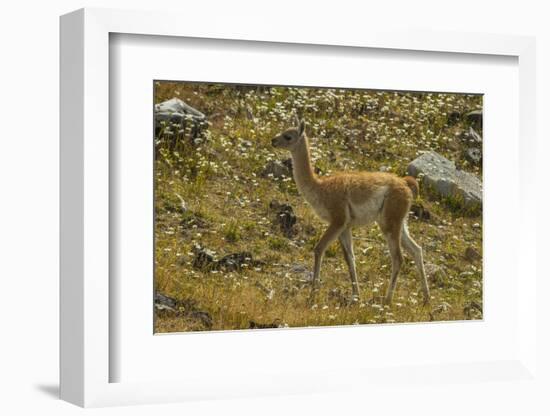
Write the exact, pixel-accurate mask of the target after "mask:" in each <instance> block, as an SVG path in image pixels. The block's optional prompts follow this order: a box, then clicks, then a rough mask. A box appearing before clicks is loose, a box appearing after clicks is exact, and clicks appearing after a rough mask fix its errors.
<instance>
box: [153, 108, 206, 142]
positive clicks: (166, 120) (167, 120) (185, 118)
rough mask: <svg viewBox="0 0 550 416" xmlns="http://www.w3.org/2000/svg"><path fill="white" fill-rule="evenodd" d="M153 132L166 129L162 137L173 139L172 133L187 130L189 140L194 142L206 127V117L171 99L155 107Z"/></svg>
mask: <svg viewBox="0 0 550 416" xmlns="http://www.w3.org/2000/svg"><path fill="white" fill-rule="evenodd" d="M154 115H155V130H156V131H157V132H158V131H160V129H161V128H162V127H168V129H166V131H165V132H164V136H169V137H173V136H174V132H177V131H180V130H182V129H183V130H186V129H188V130H189V134H190V136H191V137H190V138H191V140H196V139H197V138H198V137H199V135H200V134H201V132H202V131H203V130H205V129H206V128H207V126H208V124H207V123H206V116H205V115H204V114H203V113H201V112H200V111H199V110H197V109H195V108H193V107H191V106H190V105H189V104H187V103H185V102H184V101H182V100H180V99H179V98H172V99H170V100H167V101H163V102H162V103H159V104H156V105H155V111H154Z"/></svg>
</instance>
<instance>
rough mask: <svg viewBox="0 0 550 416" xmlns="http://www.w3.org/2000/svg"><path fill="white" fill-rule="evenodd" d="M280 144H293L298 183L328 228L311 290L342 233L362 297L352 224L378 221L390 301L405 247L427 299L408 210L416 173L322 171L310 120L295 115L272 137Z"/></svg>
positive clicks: (355, 288)
mask: <svg viewBox="0 0 550 416" xmlns="http://www.w3.org/2000/svg"><path fill="white" fill-rule="evenodd" d="M272 145H273V146H274V147H276V148H281V149H285V150H288V151H289V152H290V154H291V155H292V166H293V175H294V180H295V182H296V187H297V188H298V191H299V192H300V194H301V195H302V197H303V198H304V199H305V200H306V202H307V203H308V204H309V205H310V206H311V208H312V209H313V211H314V212H315V213H316V214H317V216H318V217H320V218H321V219H322V220H323V221H324V222H326V223H328V228H327V229H326V231H325V233H324V234H323V236H322V237H321V239H320V240H319V242H318V243H317V245H316V246H315V249H314V267H313V279H312V296H313V295H314V293H315V292H316V291H317V290H318V284H319V274H320V269H321V263H322V261H323V255H324V253H325V251H326V249H327V248H328V246H329V245H330V244H331V243H332V242H333V241H334V240H336V239H337V238H338V239H339V241H340V245H341V246H342V249H343V252H344V257H345V260H346V263H347V265H348V268H349V274H350V278H351V288H352V299H353V300H358V299H359V284H358V282H357V272H356V269H355V256H354V254H353V241H352V240H353V239H352V231H351V230H352V228H353V227H356V226H366V225H370V224H372V223H373V222H376V223H377V224H378V226H379V227H380V230H381V231H382V233H383V234H384V236H385V238H386V241H387V243H388V247H389V251H390V254H391V262H392V270H391V279H390V282H389V285H388V289H387V292H386V297H385V303H386V304H390V303H391V301H392V297H393V292H394V290H395V286H396V283H397V275H398V273H399V269H400V268H401V263H402V262H403V255H402V253H401V247H403V248H404V249H405V250H406V251H407V252H408V253H409V254H411V256H412V257H413V258H414V262H415V264H416V268H417V270H418V274H419V275H420V281H421V284H422V291H423V295H424V302H425V303H428V302H429V299H430V291H429V288H428V282H427V280H426V273H425V271H424V261H423V255H422V248H421V247H420V246H419V245H418V244H417V243H416V242H415V241H414V240H413V239H412V238H411V236H410V235H409V231H408V228H407V216H408V214H409V210H410V207H411V203H412V200H413V197H414V196H416V195H417V194H418V184H417V182H416V180H415V179H414V178H413V177H410V176H406V177H404V178H401V177H398V176H397V175H394V174H391V173H383V172H345V173H337V174H334V175H331V176H323V177H319V176H317V175H316V174H315V172H314V170H313V168H312V165H311V158H310V150H309V142H308V138H307V136H306V134H305V122H304V121H303V120H299V119H298V118H297V117H296V126H295V127H292V128H290V129H288V130H286V131H284V132H283V133H281V134H279V135H278V136H276V137H275V138H274V139H273V140H272Z"/></svg>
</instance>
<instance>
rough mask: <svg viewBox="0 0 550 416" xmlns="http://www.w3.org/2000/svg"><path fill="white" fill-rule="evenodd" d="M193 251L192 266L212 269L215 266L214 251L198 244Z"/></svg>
mask: <svg viewBox="0 0 550 416" xmlns="http://www.w3.org/2000/svg"><path fill="white" fill-rule="evenodd" d="M193 251H194V252H195V259H194V260H193V267H194V268H196V269H213V268H214V267H215V265H216V262H215V261H214V252H212V251H211V250H207V249H205V248H203V247H199V246H195V247H194V248H193Z"/></svg>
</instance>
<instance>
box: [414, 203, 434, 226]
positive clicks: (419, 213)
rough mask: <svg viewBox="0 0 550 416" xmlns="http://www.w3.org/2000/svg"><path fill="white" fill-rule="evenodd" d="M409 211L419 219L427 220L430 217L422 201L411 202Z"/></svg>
mask: <svg viewBox="0 0 550 416" xmlns="http://www.w3.org/2000/svg"><path fill="white" fill-rule="evenodd" d="M411 212H412V213H413V215H414V216H415V217H416V218H418V219H419V220H423V221H429V220H430V218H431V217H432V216H431V214H430V211H429V210H428V208H426V207H425V206H424V205H423V204H422V203H416V202H415V203H413V204H412V205H411Z"/></svg>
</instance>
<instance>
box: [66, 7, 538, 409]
mask: <svg viewBox="0 0 550 416" xmlns="http://www.w3.org/2000/svg"><path fill="white" fill-rule="evenodd" d="M180 18H181V16H176V15H172V14H164V13H158V14H156V13H145V12H123V11H113V10H96V9H92V10H89V9H85V10H80V11H77V12H74V13H72V14H69V15H66V16H63V17H62V19H61V80H62V87H61V100H62V106H61V112H62V120H61V248H62V259H61V290H62V292H61V396H62V398H64V399H65V400H68V401H70V402H73V403H76V404H79V405H81V406H104V405H113V404H137V403H158V402H166V401H185V400H194V399H206V398H231V397H254V396H259V395H271V394H299V393H319V392H329V391H341V390H357V391H361V390H362V389H365V388H368V389H369V391H372V392H374V391H379V392H381V393H380V394H384V393H382V392H383V391H385V389H387V386H388V385H391V386H392V388H393V387H395V386H394V383H395V380H400V381H399V384H400V386H399V387H396V388H398V389H400V391H401V390H407V386H410V385H412V384H418V383H420V387H418V388H420V389H424V388H425V389H428V387H427V386H429V385H430V383H432V384H433V383H440V384H441V383H442V384H443V385H445V383H453V382H456V381H460V382H464V383H468V384H474V385H475V384H476V383H477V384H481V382H489V383H493V382H495V383H497V382H501V381H503V380H504V381H507V382H509V383H511V384H510V385H511V386H512V385H513V383H515V382H516V381H517V382H518V383H519V382H521V381H525V380H531V381H530V382H533V383H536V379H535V381H532V380H533V377H534V376H533V374H534V370H535V368H536V364H535V361H534V356H535V353H534V351H535V348H536V324H535V322H536V321H535V319H534V318H535V316H536V305H535V303H534V302H533V299H532V296H531V294H532V293H534V291H535V283H536V271H535V268H534V262H533V261H532V260H533V257H532V256H533V255H534V253H533V250H532V245H533V244H534V243H533V241H534V238H533V233H534V229H535V228H536V227H535V225H534V224H535V221H536V220H535V218H534V217H533V216H531V215H525V213H526V212H530V209H531V208H532V205H533V203H534V202H533V200H532V199H531V198H529V197H528V196H529V195H530V190H531V188H532V184H531V182H530V181H529V178H528V175H527V173H526V170H527V167H528V166H532V164H533V163H534V152H533V148H532V147H531V145H532V144H533V143H534V140H535V135H534V130H533V123H532V117H534V116H533V114H534V111H532V110H533V108H534V106H535V103H534V90H535V81H534V77H533V71H534V41H533V39H531V38H522V37H515V36H504V35H503V36H493V35H481V34H450V33H442V34H439V35H438V36H433V34H430V35H429V36H428V35H427V34H426V33H423V32H418V33H407V34H406V35H404V34H403V33H393V32H392V33H381V32H376V31H372V32H370V31H368V30H367V31H365V32H361V33H356V32H353V31H349V32H348V31H343V32H342V33H340V34H338V35H336V34H334V35H331V36H330V39H327V38H326V35H325V34H324V32H323V31H322V30H320V29H315V28H314V26H312V30H311V31H307V33H305V32H303V31H300V30H299V29H298V28H296V29H291V30H289V31H286V32H284V33H282V32H280V31H277V30H276V28H275V27H274V26H273V27H271V26H270V25H265V26H262V29H261V30H260V29H258V27H256V26H251V27H250V32H247V34H246V35H242V34H234V32H232V31H231V28H230V27H229V26H227V24H226V25H224V24H220V25H216V27H215V28H207V29H205V27H204V26H201V25H199V24H195V23H193V22H189V24H186V25H185V26H182V25H181V24H180V22H181V19H180ZM187 20H189V19H187ZM518 103H519V105H518ZM518 149H519V151H518ZM502 171H506V172H507V176H506V181H505V182H503V181H502V180H501V172H502ZM503 206H505V207H506V214H503V213H502V208H501V207H503ZM503 215H506V216H508V217H511V218H515V221H514V222H512V223H508V226H507V230H506V235H507V237H506V238H503V235H502V226H501V224H502V218H503ZM503 258H505V259H506V262H503V261H501V260H502V259H503ZM519 270H522V273H521V278H520V276H519V274H520V273H519ZM384 385H385V386H386V387H384ZM487 389H488V390H487V394H489V395H490V394H496V390H490V388H489V387H487ZM446 394H449V395H450V394H452V392H451V390H450V389H449V390H448V391H447V390H445V391H442V396H441V397H442V400H443V398H444V397H445V395H446Z"/></svg>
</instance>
